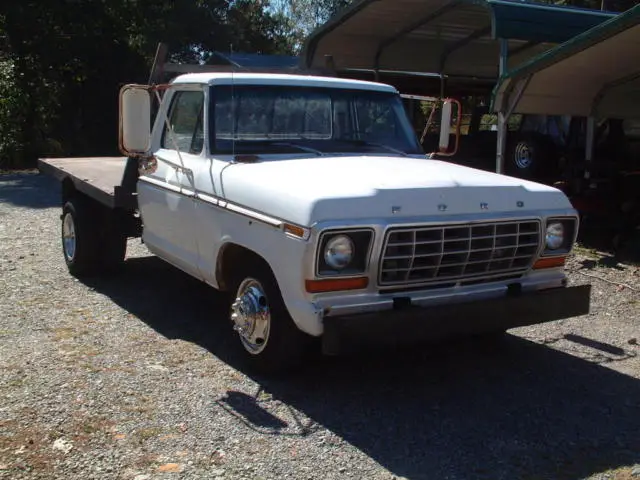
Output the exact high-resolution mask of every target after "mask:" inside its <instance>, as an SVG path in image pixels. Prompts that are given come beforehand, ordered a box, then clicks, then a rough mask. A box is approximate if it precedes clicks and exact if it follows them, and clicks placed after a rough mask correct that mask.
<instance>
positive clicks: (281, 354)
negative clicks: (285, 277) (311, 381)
mask: <svg viewBox="0 0 640 480" xmlns="http://www.w3.org/2000/svg"><path fill="white" fill-rule="evenodd" d="M232 291H233V297H232V300H231V308H230V311H229V315H230V319H231V323H232V325H233V329H234V330H235V332H236V333H237V335H238V337H239V340H240V342H239V343H240V346H241V350H242V353H243V356H244V359H245V360H246V361H247V363H248V364H249V366H250V367H251V368H255V369H256V370H258V371H261V372H263V373H278V372H283V371H288V370H292V369H294V368H296V367H298V366H300V364H301V361H302V359H303V357H304V354H305V353H306V351H307V347H308V346H309V344H310V338H311V337H309V336H308V335H306V334H305V333H304V332H302V331H301V330H299V329H298V327H297V326H296V325H295V323H294V322H293V319H292V318H291V316H290V315H289V312H288V311H287V308H286V306H285V304H284V301H283V300H282V295H281V293H280V289H279V288H278V285H277V282H276V280H275V278H274V276H273V274H272V273H271V271H270V269H269V268H268V267H267V266H266V265H264V264H263V263H262V262H260V261H256V262H251V263H249V264H246V265H239V266H238V271H237V272H236V275H235V281H234V282H233V290H232Z"/></svg>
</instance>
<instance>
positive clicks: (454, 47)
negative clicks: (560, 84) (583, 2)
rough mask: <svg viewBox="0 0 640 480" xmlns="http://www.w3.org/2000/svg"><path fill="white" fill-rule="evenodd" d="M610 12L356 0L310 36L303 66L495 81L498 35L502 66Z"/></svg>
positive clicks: (444, 0)
mask: <svg viewBox="0 0 640 480" xmlns="http://www.w3.org/2000/svg"><path fill="white" fill-rule="evenodd" d="M613 16H615V14H614V13H611V12H602V11H599V10H590V9H582V8H573V7H558V6H553V5H545V4H537V3H529V2H521V1H512V0H360V1H359V2H356V3H355V4H354V5H353V6H351V7H350V8H348V9H346V10H345V11H344V12H343V13H341V14H339V15H337V16H335V17H334V18H332V19H331V20H329V22H327V23H326V24H325V25H323V26H321V27H320V28H319V29H318V30H316V31H315V32H313V33H312V34H311V35H310V37H309V38H308V40H307V43H306V45H305V51H304V53H303V61H304V64H305V66H306V67H308V68H323V67H325V56H326V55H331V56H332V57H333V65H334V68H335V69H336V70H337V71H338V72H340V71H345V70H350V69H366V70H394V71H410V72H431V73H444V74H446V75H448V76H449V77H461V78H476V79H491V80H494V81H495V80H497V78H498V76H499V67H498V63H499V62H498V58H499V52H500V46H499V44H498V42H497V41H496V40H497V39H499V38H502V39H505V40H507V46H508V50H509V64H508V65H509V66H515V65H518V64H520V63H522V62H523V61H524V60H525V59H528V58H531V57H532V56H535V55H537V54H539V53H541V52H543V51H546V50H548V49H549V48H551V47H553V46H555V45H557V44H558V43H562V42H564V41H566V40H568V39H570V38H572V37H574V36H576V35H578V34H580V33H582V32H584V31H586V30H588V29H590V28H592V27H594V26H595V25H598V24H600V23H601V22H603V21H605V20H607V19H609V18H611V17H613Z"/></svg>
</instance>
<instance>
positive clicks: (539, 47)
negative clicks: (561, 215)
mask: <svg viewBox="0 0 640 480" xmlns="http://www.w3.org/2000/svg"><path fill="white" fill-rule="evenodd" d="M615 16H616V14H615V13H611V12H602V11H599V10H591V9H582V8H574V7H561V6H556V5H542V4H533V3H524V2H513V1H505V0H361V1H359V2H357V3H355V4H354V5H353V6H352V7H351V8H349V9H347V10H346V11H344V12H343V13H341V14H339V15H337V16H336V17H334V18H332V19H331V20H330V21H329V22H327V24H325V25H323V26H322V27H320V28H319V29H318V30H317V31H315V32H314V33H313V34H312V35H311V36H310V37H309V39H308V40H307V43H306V46H305V50H304V52H303V55H302V57H303V63H304V66H305V67H307V68H314V69H318V68H325V67H326V68H328V69H329V70H331V71H332V72H334V73H335V74H336V75H339V76H348V77H355V78H364V79H375V80H379V81H383V82H385V83H391V84H393V85H395V86H396V87H397V88H398V89H399V90H400V91H401V92H403V93H410V94H419V95H420V94H421V95H429V96H440V97H443V96H445V94H446V96H450V97H456V98H461V97H464V96H468V95H471V96H478V95H480V96H484V97H486V102H485V103H484V105H483V104H480V105H477V107H476V108H473V110H472V112H473V113H472V114H471V115H468V116H470V117H471V119H470V121H469V122H468V123H469V132H470V134H469V135H468V136H466V138H464V139H463V141H462V142H461V143H460V146H461V151H460V152H459V154H458V155H456V157H455V158H454V159H452V160H454V161H457V162H460V163H466V164H472V165H474V166H478V167H480V168H487V169H493V165H494V164H495V166H496V169H497V171H499V172H503V171H504V164H505V162H504V157H505V153H506V150H507V148H509V149H510V150H513V148H514V147H515V145H517V143H518V141H519V140H520V138H519V134H520V133H521V132H512V133H511V134H510V138H511V140H512V141H511V143H510V144H509V145H507V143H506V138H505V137H506V135H501V136H500V135H497V133H496V131H495V130H493V131H492V130H491V129H490V128H489V129H486V128H485V129H484V130H482V131H477V129H474V128H473V126H477V125H478V124H479V123H480V120H481V118H482V117H483V114H488V113H490V112H489V111H488V103H489V101H490V95H491V92H492V89H493V88H494V86H495V84H496V82H497V80H498V78H499V77H500V76H501V75H503V74H505V73H506V72H508V71H510V70H512V69H514V68H516V67H517V66H518V65H520V64H522V63H523V62H526V61H527V60H529V59H531V58H534V57H536V56H538V55H539V54H541V53H542V52H545V51H547V50H549V49H551V48H553V47H554V46H556V45H558V44H560V43H562V42H565V41H567V40H569V39H571V38H573V37H575V36H576V35H579V34H581V33H583V32H585V31H586V30H589V29H590V28H592V27H594V26H596V25H599V24H600V23H602V22H603V21H606V20H608V19H610V18H613V17H615ZM415 110H416V109H415V108H414V106H411V107H410V111H411V112H415ZM500 128H502V126H499V127H498V130H500ZM428 145H429V144H427V145H426V147H427V148H428ZM471 157H473V158H471ZM496 158H497V160H496ZM510 173H512V172H510Z"/></svg>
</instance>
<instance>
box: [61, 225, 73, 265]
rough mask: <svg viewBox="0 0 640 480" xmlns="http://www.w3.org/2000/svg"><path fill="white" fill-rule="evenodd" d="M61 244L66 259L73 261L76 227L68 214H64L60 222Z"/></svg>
mask: <svg viewBox="0 0 640 480" xmlns="http://www.w3.org/2000/svg"><path fill="white" fill-rule="evenodd" d="M62 244H63V248H64V254H65V256H66V257H67V259H69V260H73V258H74V256H75V254H76V227H75V225H74V223H73V217H72V216H71V214H70V213H67V214H65V216H64V219H63V220H62Z"/></svg>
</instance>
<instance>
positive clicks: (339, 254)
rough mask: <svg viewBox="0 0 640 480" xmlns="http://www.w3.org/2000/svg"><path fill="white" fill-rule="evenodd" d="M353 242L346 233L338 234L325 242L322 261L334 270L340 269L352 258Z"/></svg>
mask: <svg viewBox="0 0 640 480" xmlns="http://www.w3.org/2000/svg"><path fill="white" fill-rule="evenodd" d="M353 251H354V247H353V242H352V241H351V239H350V238H349V237H347V236H346V235H338V236H336V237H333V238H332V239H331V240H329V241H328V242H327V246H326V248H325V250H324V261H325V262H326V263H327V265H328V266H330V267H331V268H334V269H336V270H342V269H343V268H345V267H346V266H347V265H349V264H350V263H351V260H352V259H353Z"/></svg>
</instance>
